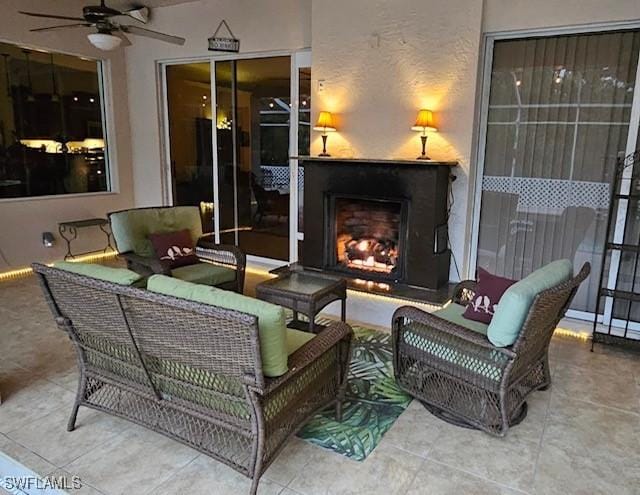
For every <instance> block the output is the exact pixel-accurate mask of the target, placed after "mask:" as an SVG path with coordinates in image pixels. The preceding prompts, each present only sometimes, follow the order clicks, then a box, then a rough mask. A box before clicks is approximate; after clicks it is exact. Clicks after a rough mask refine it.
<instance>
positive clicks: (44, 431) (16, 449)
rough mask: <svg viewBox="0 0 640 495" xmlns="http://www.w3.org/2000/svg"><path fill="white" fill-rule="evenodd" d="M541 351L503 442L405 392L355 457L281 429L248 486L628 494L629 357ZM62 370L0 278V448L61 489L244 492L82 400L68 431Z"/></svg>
mask: <svg viewBox="0 0 640 495" xmlns="http://www.w3.org/2000/svg"><path fill="white" fill-rule="evenodd" d="M253 283H255V280H253ZM249 285H252V281H251V279H250V280H249ZM550 354H551V365H552V371H553V385H552V387H551V388H550V390H548V391H546V392H538V393H536V394H534V395H533V396H532V397H531V399H530V400H529V415H528V417H527V418H526V420H525V421H524V422H523V423H522V424H521V425H519V426H517V427H515V428H513V429H512V430H511V431H510V432H509V434H508V436H507V437H506V438H504V439H499V438H493V437H490V436H488V435H486V434H484V433H480V432H477V431H471V430H466V429H461V428H457V427H454V426H450V425H448V424H446V423H443V422H441V421H439V420H438V419H436V418H434V417H432V416H431V415H430V414H429V413H427V412H426V411H425V410H424V409H423V408H422V406H421V405H420V404H419V403H417V402H415V401H414V402H413V403H412V404H411V406H409V408H408V409H407V410H406V411H405V413H404V414H403V415H402V416H401V417H400V418H399V419H398V421H397V422H396V423H395V424H394V426H393V427H392V429H391V430H390V431H389V432H388V433H387V435H386V436H385V437H384V439H383V440H382V442H381V443H380V445H379V446H378V447H377V448H376V450H375V451H374V452H373V454H371V455H370V456H369V458H368V459H367V460H366V461H364V462H361V463H359V462H355V461H351V460H349V459H346V458H344V457H341V456H339V455H337V454H334V453H332V452H328V451H326V450H323V449H321V448H319V447H315V446H313V445H311V444H308V443H306V442H303V441H301V440H299V439H297V438H294V439H293V440H292V441H290V442H289V444H288V445H287V447H286V448H285V450H284V451H283V452H282V454H281V455H280V457H279V458H278V459H277V460H276V462H275V463H274V464H273V465H272V466H271V467H270V468H269V470H268V471H267V472H266V474H265V475H264V476H263V478H262V482H261V484H260V490H259V493H260V494H261V495H267V494H280V495H294V494H302V495H316V494H360V493H363V494H365V493H366V494H367V495H375V494H384V495H392V494H411V495H418V494H474V495H475V494H494V493H499V494H517V493H531V494H545V495H547V494H555V493H558V494H589V495H593V494H600V493H601V494H607V495H623V494H629V495H632V494H635V495H638V494H640V355H637V354H631V353H626V352H622V351H619V350H614V349H612V348H609V347H604V346H597V347H596V352H595V353H590V352H589V344H587V343H585V342H582V341H580V340H577V339H574V338H570V337H556V338H554V339H553V342H552V345H551V351H550ZM74 367H75V356H74V354H73V350H72V348H71V345H70V343H69V341H68V340H67V338H66V337H65V335H64V334H62V333H61V332H60V331H59V330H58V329H57V328H56V326H55V325H54V323H53V321H52V318H51V315H50V313H49V311H48V308H47V307H46V305H45V303H44V300H43V298H42V296H41V294H40V291H39V287H38V286H37V284H36V282H35V280H34V279H33V278H28V279H23V280H19V281H14V282H7V283H1V284H0V391H1V393H2V398H3V403H2V404H1V405H0V451H3V452H5V453H6V454H8V455H9V456H10V457H12V458H14V459H16V460H17V461H19V462H21V463H23V464H24V465H26V466H27V467H29V468H31V469H32V470H33V471H35V472H36V473H38V474H40V475H42V476H44V475H48V474H51V475H61V474H65V473H66V474H67V475H69V474H72V475H78V476H80V478H81V479H82V482H83V487H82V489H80V490H74V491H72V492H71V493H80V494H136V495H137V494H147V493H150V494H183V493H189V494H216V495H224V494H234V495H235V494H242V493H246V491H247V490H248V487H249V482H248V480H247V479H246V478H244V477H243V476H241V475H239V474H237V473H236V472H235V471H233V470H231V469H229V468H227V467H226V466H224V465H222V464H221V463H218V462H216V461H213V460H212V459H210V458H208V457H206V456H203V455H201V454H199V453H198V452H196V451H194V450H192V449H190V448H188V447H185V446H183V445H181V444H179V443H176V442H175V441H173V440H170V439H167V438H165V437H163V436H161V435H159V434H156V433H152V432H150V431H147V430H145V429H144V428H141V427H139V426H136V425H133V424H130V423H128V422H126V421H124V420H121V419H117V418H113V417H110V416H108V415H106V414H103V413H99V412H96V411H92V410H89V409H86V408H81V409H80V415H79V419H78V423H77V425H78V427H77V429H76V430H75V431H74V432H72V433H67V432H66V430H65V425H66V420H67V415H68V414H69V412H70V409H71V404H72V402H73V397H74V393H75V387H76V376H77V375H76V372H75V370H74ZM0 474H1V473H0ZM1 491H2V490H1V489H0V492H1Z"/></svg>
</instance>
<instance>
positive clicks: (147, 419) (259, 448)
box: [33, 264, 353, 495]
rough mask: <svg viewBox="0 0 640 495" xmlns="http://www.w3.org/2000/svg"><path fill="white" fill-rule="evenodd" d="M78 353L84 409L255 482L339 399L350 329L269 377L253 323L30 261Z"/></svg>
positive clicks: (79, 399) (329, 331) (341, 326)
mask: <svg viewBox="0 0 640 495" xmlns="http://www.w3.org/2000/svg"><path fill="white" fill-rule="evenodd" d="M33 269H34V271H35V272H36V273H37V275H38V279H39V281H40V284H41V286H42V289H43V291H44V294H45V298H46V300H47V302H48V304H49V307H50V309H51V311H52V313H53V315H54V318H55V321H56V323H57V324H58V326H59V328H60V329H61V330H63V331H64V332H66V333H67V335H68V336H69V338H70V339H71V341H72V342H73V344H74V347H75V349H76V352H77V357H78V365H79V368H80V380H79V383H78V392H77V395H76V400H75V403H74V405H73V410H72V414H71V417H70V419H69V422H68V427H67V429H68V430H69V431H72V430H73V429H74V428H75V423H76V416H77V412H78V408H79V407H80V406H86V407H90V408H93V409H97V410H99V411H104V412H107V413H110V414H113V415H115V416H119V417H123V418H125V419H128V420H130V421H133V422H135V423H138V424H140V425H143V426H146V427H148V428H150V429H152V430H154V431H157V432H159V433H162V434H164V435H166V436H168V437H170V438H173V439H174V440H177V441H179V442H182V443H184V444H186V445H188V446H190V447H192V448H194V449H196V450H198V451H200V452H202V453H204V454H207V455H209V456H211V457H213V458H214V459H217V460H219V461H221V462H223V463H225V464H227V465H229V466H230V467H232V468H233V469H235V470H237V471H239V472H240V473H242V474H244V475H245V476H248V477H249V478H251V479H252V480H253V483H252V485H251V490H250V493H251V494H252V495H253V494H255V493H256V490H257V487H258V482H259V479H260V476H261V475H262V474H263V473H264V471H265V470H266V469H267V467H268V466H269V465H270V464H271V462H272V461H273V460H274V459H275V457H276V456H277V455H278V453H279V452H280V450H281V449H282V448H283V447H284V445H285V443H286V441H287V439H289V438H290V437H291V435H293V434H294V433H295V432H296V431H297V430H298V429H299V428H300V426H301V425H302V424H304V423H305V422H306V421H307V420H308V419H309V418H310V417H311V416H313V415H314V414H315V413H316V412H317V411H318V410H319V409H321V408H324V407H326V406H327V405H329V404H331V403H336V406H337V407H336V409H337V414H338V416H339V415H340V407H339V406H340V401H341V400H342V398H343V396H344V389H345V385H346V376H347V369H348V368H347V367H348V362H349V350H350V343H351V338H352V334H353V332H352V330H351V328H350V327H349V325H347V324H345V323H342V322H336V323H334V324H331V325H329V326H328V327H327V328H326V329H324V330H323V331H322V332H321V333H319V334H318V335H316V336H315V337H314V338H313V339H312V340H310V341H309V342H307V343H306V344H304V345H303V346H302V347H300V348H299V349H298V350H297V351H295V352H294V353H293V354H291V355H290V356H289V363H288V368H289V371H288V372H287V373H286V374H284V375H283V376H280V377H278V378H266V377H265V376H264V375H263V373H262V365H261V355H260V347H259V345H260V344H259V340H258V321H257V318H256V317H255V316H251V315H248V314H245V313H240V312H236V311H232V310H227V309H221V308H218V307H215V306H211V305H206V304H202V303H196V302H191V301H187V300H183V299H177V298H175V297H170V296H164V295H160V294H157V293H153V292H149V291H146V290H143V289H137V288H134V287H128V286H122V285H116V284H112V283H109V282H103V281H100V280H97V279H94V278H90V277H85V276H82V275H78V274H74V273H70V272H66V271H62V270H59V269H56V268H51V267H46V266H44V265H40V264H34V265H33Z"/></svg>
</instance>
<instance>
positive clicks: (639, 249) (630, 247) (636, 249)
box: [607, 242, 640, 253]
mask: <svg viewBox="0 0 640 495" xmlns="http://www.w3.org/2000/svg"><path fill="white" fill-rule="evenodd" d="M607 249H613V250H616V251H627V252H630V253H640V245H635V244H618V243H615V242H608V243H607Z"/></svg>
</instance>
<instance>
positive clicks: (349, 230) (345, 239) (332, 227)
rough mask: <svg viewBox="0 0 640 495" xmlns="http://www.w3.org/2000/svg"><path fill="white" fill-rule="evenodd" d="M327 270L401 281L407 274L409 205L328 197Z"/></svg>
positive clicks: (405, 203) (368, 199)
mask: <svg viewBox="0 0 640 495" xmlns="http://www.w3.org/2000/svg"><path fill="white" fill-rule="evenodd" d="M326 200H327V202H328V211H329V214H328V215H327V224H326V225H325V230H326V231H327V238H328V239H329V242H328V243H327V247H328V249H327V251H326V253H325V266H326V267H327V268H328V269H330V270H336V271H343V272H346V273H350V274H352V275H353V276H356V277H364V278H368V279H375V280H400V279H402V276H403V273H404V256H403V254H404V247H405V246H404V244H405V241H406V216H407V202H406V200H404V199H382V198H368V197H362V196H349V195H338V194H331V193H329V194H327V199H326Z"/></svg>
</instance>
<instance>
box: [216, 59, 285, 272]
mask: <svg viewBox="0 0 640 495" xmlns="http://www.w3.org/2000/svg"><path fill="white" fill-rule="evenodd" d="M215 79H216V106H217V112H216V129H217V132H216V134H217V156H218V184H219V191H220V193H219V194H220V199H219V203H220V240H221V242H223V243H230V244H235V245H237V246H239V247H240V248H241V249H242V250H243V251H245V252H246V253H247V254H251V255H255V256H260V257H263V258H271V259H279V260H285V261H288V260H289V211H290V172H289V125H290V119H291V104H290V103H291V58H290V57H288V56H286V57H266V58H255V59H244V60H231V61H223V62H215Z"/></svg>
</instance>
